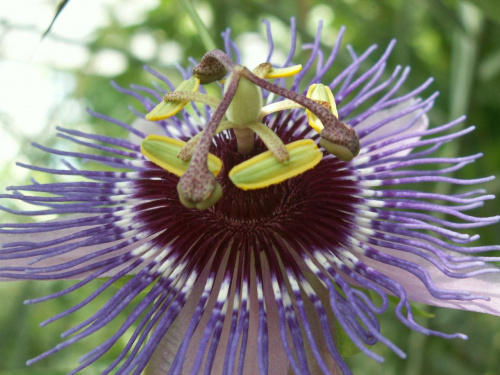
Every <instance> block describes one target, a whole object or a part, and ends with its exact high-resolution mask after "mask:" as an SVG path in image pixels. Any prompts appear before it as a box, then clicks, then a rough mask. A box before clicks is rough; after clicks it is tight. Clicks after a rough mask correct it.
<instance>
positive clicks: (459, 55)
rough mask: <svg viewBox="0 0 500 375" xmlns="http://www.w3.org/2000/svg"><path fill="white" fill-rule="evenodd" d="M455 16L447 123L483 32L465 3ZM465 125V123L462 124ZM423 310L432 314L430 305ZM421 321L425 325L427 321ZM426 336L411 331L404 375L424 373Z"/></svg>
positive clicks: (464, 92)
mask: <svg viewBox="0 0 500 375" xmlns="http://www.w3.org/2000/svg"><path fill="white" fill-rule="evenodd" d="M458 13H459V14H458V16H459V18H460V20H461V22H462V25H463V28H455V30H454V33H453V44H452V55H451V76H450V82H451V83H450V109H449V116H450V120H454V119H456V118H457V117H459V116H462V115H463V114H467V112H468V109H469V103H470V99H471V96H472V85H473V82H474V78H475V77H476V64H477V58H478V42H479V39H480V36H481V32H482V29H483V28H482V26H483V21H484V17H483V14H482V13H481V11H480V10H479V9H478V8H476V7H475V6H474V5H472V4H471V3H469V2H467V1H461V2H460V3H459V4H458ZM464 124H465V123H464ZM464 124H461V125H458V126H457V127H455V128H454V129H455V131H459V130H461V129H462V128H463V126H464ZM458 141H459V140H455V142H449V143H447V144H445V145H444V146H443V149H442V156H443V157H455V156H457V155H458V153H459V149H460V142H458ZM451 188H452V184H437V185H436V187H435V192H436V193H438V194H443V195H449V194H451ZM438 216H441V217H442V216H444V215H438ZM424 309H425V310H426V311H427V312H429V313H432V310H433V309H434V308H433V307H432V306H425V307H424ZM424 319H425V321H424V322H422V321H421V322H420V323H421V324H423V325H424V326H427V323H428V321H429V319H428V318H424ZM426 341H427V336H425V335H422V334H420V333H417V332H415V331H412V332H411V333H410V335H409V338H408V347H409V348H408V352H409V353H411V354H412V355H411V356H409V357H408V359H407V362H406V365H405V372H404V375H419V374H423V370H424V360H425V348H426V347H427V345H426Z"/></svg>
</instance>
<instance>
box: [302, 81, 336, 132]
mask: <svg viewBox="0 0 500 375" xmlns="http://www.w3.org/2000/svg"><path fill="white" fill-rule="evenodd" d="M307 97H308V98H309V99H312V100H314V101H316V102H318V103H319V104H321V105H322V106H324V107H326V108H327V109H328V110H329V111H330V112H332V114H333V115H334V116H335V117H337V118H338V117H339V114H338V112H337V104H336V103H335V98H334V97H333V94H332V90H330V88H329V87H328V86H325V85H322V84H321V83H318V84H313V85H311V86H309V89H308V90H307ZM306 113H307V119H308V120H309V125H311V127H312V128H314V130H316V131H317V132H318V133H321V131H322V130H323V128H324V126H323V124H322V123H321V121H320V119H318V117H317V116H316V115H315V114H314V113H313V112H311V111H310V110H308V109H306Z"/></svg>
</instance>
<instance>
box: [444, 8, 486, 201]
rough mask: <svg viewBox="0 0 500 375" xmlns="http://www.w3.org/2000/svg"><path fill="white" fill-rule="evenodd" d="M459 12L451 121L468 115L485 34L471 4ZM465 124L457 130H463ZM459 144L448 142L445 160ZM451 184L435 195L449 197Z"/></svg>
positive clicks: (454, 41) (454, 38)
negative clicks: (481, 42)
mask: <svg viewBox="0 0 500 375" xmlns="http://www.w3.org/2000/svg"><path fill="white" fill-rule="evenodd" d="M458 13H459V17H460V20H461V21H462V25H463V29H455V31H454V35H453V45H452V55H451V76H450V110H449V116H450V120H454V119H456V118H457V117H459V116H462V115H464V114H467V112H468V110H469V103H470V100H471V97H472V86H473V82H474V79H475V77H476V72H477V69H476V65H477V58H478V45H479V40H480V38H481V33H482V31H483V24H484V16H483V14H482V13H481V11H480V10H479V8H477V7H476V6H474V5H472V4H471V3H469V2H468V1H461V2H460V3H459V4H458ZM464 126H465V122H464V123H462V124H461V125H458V126H457V127H455V128H454V129H455V131H459V130H461V129H462V128H463V127H464ZM459 149H460V142H449V143H446V144H445V145H444V146H443V151H442V155H441V156H443V157H456V156H457V155H458V152H459ZM451 187H452V185H451V184H438V185H437V187H436V193H439V194H445V195H448V194H450V189H451Z"/></svg>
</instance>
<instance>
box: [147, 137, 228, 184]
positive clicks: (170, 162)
mask: <svg viewBox="0 0 500 375" xmlns="http://www.w3.org/2000/svg"><path fill="white" fill-rule="evenodd" d="M185 145H186V142H182V141H179V140H177V139H174V138H169V137H164V136H161V135H148V136H147V137H146V138H145V139H144V140H143V141H142V143H141V153H142V154H143V155H144V156H145V157H147V158H148V159H149V160H150V161H151V162H153V163H154V164H156V165H157V166H159V167H161V168H163V169H165V170H167V171H168V172H170V173H173V174H175V175H176V176H179V177H181V176H182V175H183V174H184V173H185V172H186V171H187V169H188V167H189V161H184V160H182V159H179V158H178V157H177V155H178V154H179V151H180V150H181V149H182V148H183V147H184V146H185ZM207 165H208V169H209V170H210V171H211V172H212V173H214V174H215V175H217V174H219V172H220V170H221V169H222V161H221V160H220V159H219V158H218V157H217V156H215V155H213V154H209V155H208V163H207Z"/></svg>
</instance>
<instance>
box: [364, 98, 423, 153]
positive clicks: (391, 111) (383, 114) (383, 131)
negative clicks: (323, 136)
mask: <svg viewBox="0 0 500 375" xmlns="http://www.w3.org/2000/svg"><path fill="white" fill-rule="evenodd" d="M415 103H416V102H415V100H409V101H406V102H404V103H400V104H397V105H395V106H393V107H390V108H388V109H384V110H381V111H378V112H376V113H374V114H373V115H371V116H370V117H368V118H366V119H365V120H363V121H361V122H360V123H359V124H358V125H357V126H356V127H355V130H356V131H357V132H359V131H360V130H363V129H366V128H368V127H370V126H372V125H373V124H376V123H377V122H379V121H382V120H384V119H386V118H388V117H391V116H393V115H395V114H397V113H398V112H401V111H403V110H404V109H405V108H408V107H410V106H412V105H414V104H415ZM419 113H421V111H415V112H412V113H409V114H407V115H405V116H403V117H400V118H398V119H396V120H394V121H391V122H389V123H388V124H385V125H384V126H382V127H380V128H378V129H377V130H375V131H374V132H372V133H370V134H368V135H367V136H366V137H364V138H363V139H361V147H363V146H364V145H365V144H366V143H367V142H368V141H370V140H372V139H375V138H379V137H383V138H385V137H391V134H393V133H395V132H397V131H398V129H402V128H405V127H406V126H408V124H409V123H410V122H412V121H413V119H414V118H415V117H416V116H417V115H418V114H419ZM428 127H429V118H428V117H427V115H425V114H422V116H420V117H419V118H418V120H416V121H415V123H413V124H412V126H411V127H409V128H408V129H406V130H405V131H402V132H401V133H398V134H397V135H395V137H401V136H405V135H408V134H412V133H416V132H422V131H425V130H426V129H427V128H428ZM418 140H420V137H413V138H408V139H405V140H402V141H398V142H395V143H393V144H391V145H389V146H385V147H383V148H380V149H378V150H376V151H375V152H372V153H368V154H366V155H371V154H373V153H378V152H380V151H385V150H387V149H389V148H394V147H400V146H402V145H410V144H412V143H414V142H417V141H418ZM411 151H412V148H408V149H406V150H402V151H400V152H398V153H396V154H394V155H392V156H391V157H396V156H406V155H408V154H409V153H410V152H411Z"/></svg>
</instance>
